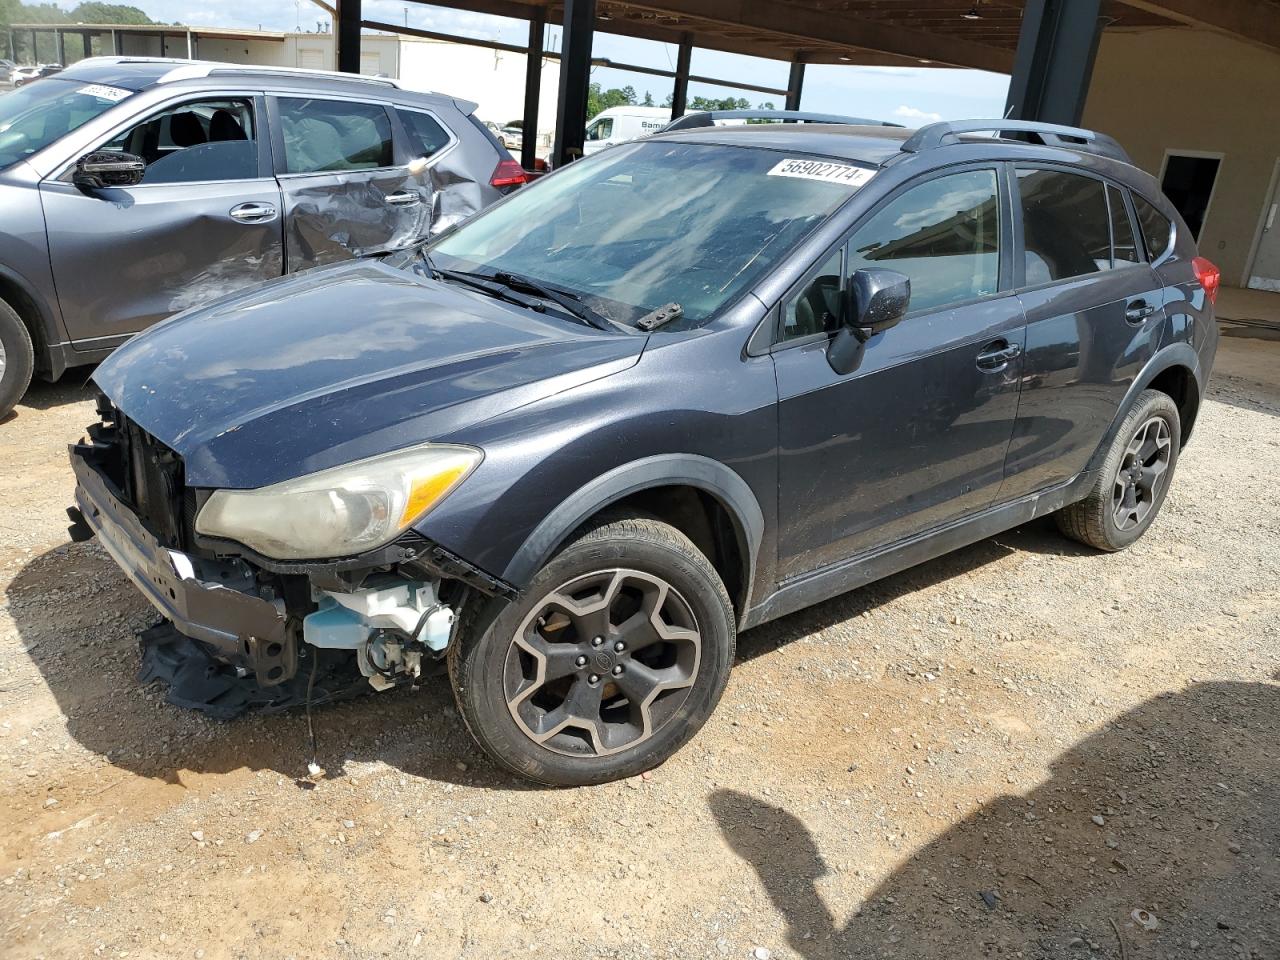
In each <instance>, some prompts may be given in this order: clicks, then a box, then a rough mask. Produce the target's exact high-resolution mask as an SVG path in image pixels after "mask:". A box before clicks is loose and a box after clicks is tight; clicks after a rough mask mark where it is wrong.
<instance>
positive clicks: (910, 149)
mask: <svg viewBox="0 0 1280 960" xmlns="http://www.w3.org/2000/svg"><path fill="white" fill-rule="evenodd" d="M962 133H995V134H998V135H1000V136H1003V135H1004V134H1006V133H1026V134H1031V135H1032V136H1035V137H1038V138H1039V140H1040V142H1041V143H1042V144H1044V145H1045V146H1050V147H1066V148H1068V149H1072V150H1082V151H1084V152H1085V153H1096V154H1098V155H1100V156H1103V157H1110V158H1111V159H1112V160H1121V161H1123V162H1124V163H1133V161H1132V160H1131V159H1129V154H1128V153H1127V152H1126V151H1125V149H1124V147H1122V146H1120V144H1119V142H1118V141H1117V140H1116V139H1115V138H1114V137H1109V136H1107V135H1106V134H1105V133H1098V132H1097V131H1096V130H1086V129H1084V128H1083V127H1064V126H1062V125H1061V124H1057V123H1040V122H1038V121H1036V120H955V121H945V120H944V121H942V122H941V123H931V124H929V125H928V126H925V127H921V128H920V129H919V130H917V131H916V132H915V133H913V134H912V135H911V137H910V138H909V139H908V140H907V141H906V142H905V143H904V144H903V145H902V149H903V150H904V151H906V152H907V153H919V152H920V151H922V150H932V149H934V148H935V147H941V146H943V145H945V144H948V143H959V142H960V134H962Z"/></svg>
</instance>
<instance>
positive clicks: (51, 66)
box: [9, 63, 62, 88]
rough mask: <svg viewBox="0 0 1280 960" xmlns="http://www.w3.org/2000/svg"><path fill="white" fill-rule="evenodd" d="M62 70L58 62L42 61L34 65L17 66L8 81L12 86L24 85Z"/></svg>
mask: <svg viewBox="0 0 1280 960" xmlns="http://www.w3.org/2000/svg"><path fill="white" fill-rule="evenodd" d="M61 72H62V64H60V63H42V64H40V65H38V66H34V67H17V68H16V69H14V70H13V71H12V73H11V74H10V77H9V81H10V82H11V83H12V84H13V85H14V87H15V88H16V87H21V86H25V85H26V84H28V83H31V82H32V81H34V80H39V79H40V78H41V77H51V76H53V75H54V74H55V73H61Z"/></svg>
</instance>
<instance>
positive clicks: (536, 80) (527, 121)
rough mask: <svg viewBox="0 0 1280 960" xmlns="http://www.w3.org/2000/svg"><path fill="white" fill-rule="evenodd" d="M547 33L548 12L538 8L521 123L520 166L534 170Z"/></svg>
mask: <svg viewBox="0 0 1280 960" xmlns="http://www.w3.org/2000/svg"><path fill="white" fill-rule="evenodd" d="M546 32H547V8H546V7H535V8H534V10H533V13H532V14H531V15H530V17H529V49H528V50H527V51H525V63H524V119H523V120H522V121H521V123H520V166H522V167H524V168H525V169H526V170H532V169H533V161H534V159H535V152H536V150H537V148H538V102H539V100H540V99H541V98H542V42H543V37H544V36H545V35H546Z"/></svg>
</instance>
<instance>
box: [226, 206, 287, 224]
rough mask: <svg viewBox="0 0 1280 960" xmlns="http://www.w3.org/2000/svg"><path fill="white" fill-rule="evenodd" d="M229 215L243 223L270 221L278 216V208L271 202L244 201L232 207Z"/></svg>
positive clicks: (228, 212)
mask: <svg viewBox="0 0 1280 960" xmlns="http://www.w3.org/2000/svg"><path fill="white" fill-rule="evenodd" d="M227 215H228V216H229V217H231V219H232V220H239V221H240V222H241V223H269V222H271V221H272V220H274V219H275V218H276V208H275V206H274V205H272V204H270V203H242V204H239V205H238V206H234V207H232V208H231V209H230V210H229V211H227Z"/></svg>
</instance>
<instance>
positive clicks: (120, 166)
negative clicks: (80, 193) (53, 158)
mask: <svg viewBox="0 0 1280 960" xmlns="http://www.w3.org/2000/svg"><path fill="white" fill-rule="evenodd" d="M146 170H147V162H146V161H145V160H143V159H142V158H141V157H139V156H136V155H134V154H132V153H125V152H124V151H122V150H98V151H95V152H94V153H89V154H86V155H85V156H83V157H81V158H80V160H79V161H78V162H77V163H76V169H75V172H74V173H73V174H72V175H71V181H72V182H73V183H74V184H75V185H76V186H78V187H89V188H91V189H95V190H100V189H102V188H103V187H136V186H137V185H138V184H140V183H141V182H142V176H143V174H144V173H145V172H146Z"/></svg>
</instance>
